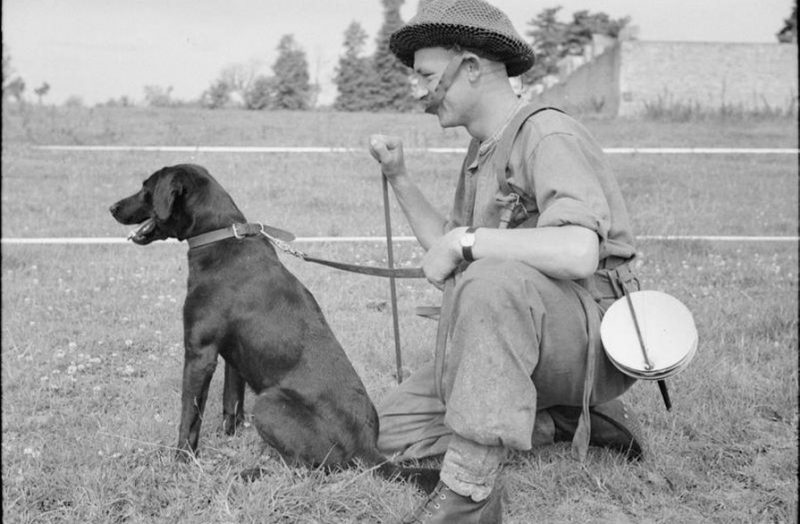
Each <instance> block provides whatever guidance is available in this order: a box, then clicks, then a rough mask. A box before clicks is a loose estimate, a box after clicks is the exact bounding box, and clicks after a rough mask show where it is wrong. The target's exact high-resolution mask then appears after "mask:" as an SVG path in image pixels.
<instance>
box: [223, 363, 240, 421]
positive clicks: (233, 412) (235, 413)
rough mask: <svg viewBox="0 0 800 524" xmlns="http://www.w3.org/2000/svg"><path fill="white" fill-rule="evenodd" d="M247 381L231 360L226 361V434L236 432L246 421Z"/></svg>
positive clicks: (224, 395)
mask: <svg viewBox="0 0 800 524" xmlns="http://www.w3.org/2000/svg"><path fill="white" fill-rule="evenodd" d="M244 386H245V381H244V379H243V378H242V376H241V375H240V374H239V372H238V371H236V368H234V367H233V366H232V365H231V364H230V363H229V362H225V386H224V388H223V390H222V429H223V431H225V434H226V435H233V434H234V433H236V428H237V427H238V426H239V425H241V424H242V422H244Z"/></svg>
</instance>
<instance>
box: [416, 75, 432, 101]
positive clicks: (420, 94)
mask: <svg viewBox="0 0 800 524" xmlns="http://www.w3.org/2000/svg"><path fill="white" fill-rule="evenodd" d="M429 92H430V91H428V89H427V88H425V87H423V86H422V85H421V84H420V81H419V78H412V79H411V96H413V97H414V98H416V99H417V100H422V99H423V98H425V97H426V96H427V95H428V93H429Z"/></svg>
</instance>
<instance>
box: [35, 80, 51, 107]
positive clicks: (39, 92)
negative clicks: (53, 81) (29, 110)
mask: <svg viewBox="0 0 800 524" xmlns="http://www.w3.org/2000/svg"><path fill="white" fill-rule="evenodd" d="M33 92H34V93H36V96H37V97H39V105H42V97H43V96H44V95H46V94H47V93H49V92H50V84H48V83H47V82H44V83H42V85H40V86H39V87H37V88H36V89H34V90H33Z"/></svg>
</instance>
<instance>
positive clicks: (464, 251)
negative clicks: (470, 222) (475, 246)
mask: <svg viewBox="0 0 800 524" xmlns="http://www.w3.org/2000/svg"><path fill="white" fill-rule="evenodd" d="M477 229H478V228H477V227H469V228H467V230H466V231H465V232H464V234H465V235H474V234H475V231H476V230H477ZM473 243H474V242H473ZM461 258H463V259H464V260H466V261H467V262H475V257H473V256H472V245H468V246H465V245H462V246H461Z"/></svg>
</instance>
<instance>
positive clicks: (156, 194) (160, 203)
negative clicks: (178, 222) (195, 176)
mask: <svg viewBox="0 0 800 524" xmlns="http://www.w3.org/2000/svg"><path fill="white" fill-rule="evenodd" d="M183 193H184V186H183V181H182V180H181V176H180V175H179V174H178V173H177V172H175V171H172V172H167V173H164V175H163V176H162V177H161V178H160V179H159V180H158V183H157V184H156V187H155V189H154V190H153V210H154V211H155V212H156V217H157V218H158V219H159V220H162V221H163V220H167V219H168V218H169V217H170V215H171V214H172V208H173V206H174V205H175V200H176V199H178V198H180V196H181V195H183Z"/></svg>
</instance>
